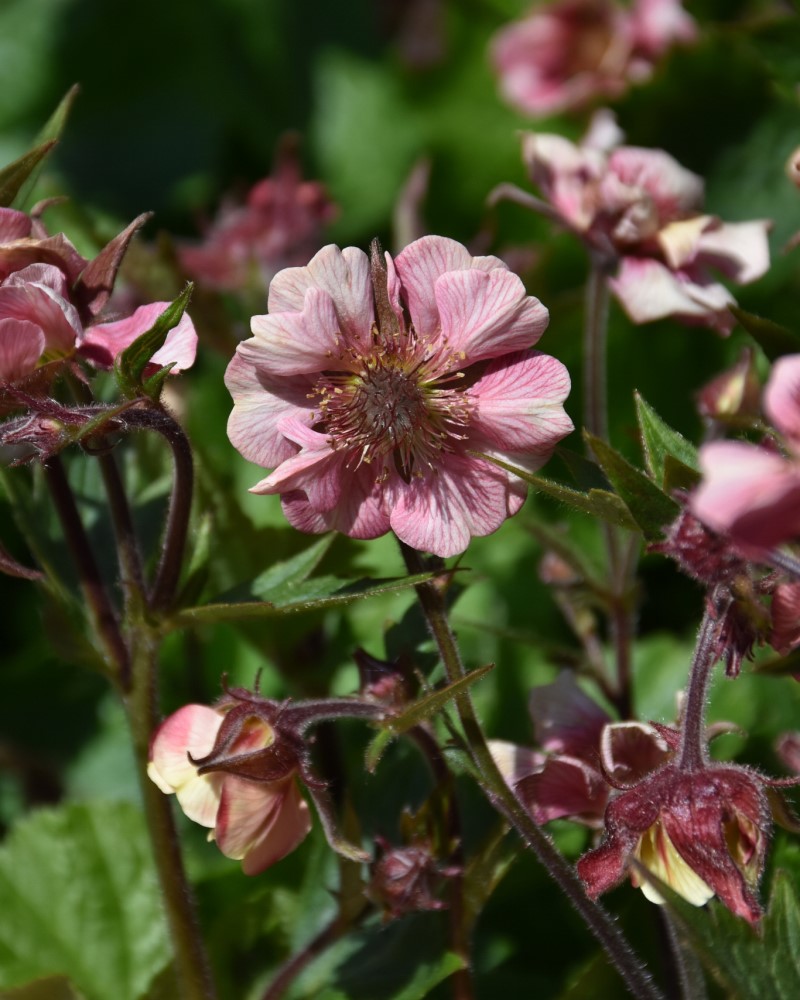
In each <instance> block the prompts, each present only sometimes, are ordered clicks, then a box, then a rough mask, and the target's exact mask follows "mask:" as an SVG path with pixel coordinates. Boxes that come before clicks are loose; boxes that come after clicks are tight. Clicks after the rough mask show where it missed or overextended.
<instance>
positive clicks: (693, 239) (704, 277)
mask: <svg viewBox="0 0 800 1000" xmlns="http://www.w3.org/2000/svg"><path fill="white" fill-rule="evenodd" d="M620 138H621V133H619V131H618V130H615V125H614V124H613V119H611V118H610V116H609V115H608V113H607V112H605V113H598V115H596V116H595V119H594V121H593V124H592V127H591V129H590V131H589V134H588V135H587V137H586V138H585V139H584V140H583V142H581V143H580V144H578V145H576V144H574V143H572V142H570V141H569V140H567V139H564V138H563V137H561V136H558V135H549V134H541V133H536V132H529V133H525V134H524V135H523V138H522V155H523V160H524V161H525V163H526V165H527V167H528V170H529V172H530V176H531V179H532V181H533V183H534V184H535V185H537V186H538V187H539V189H540V190H541V192H542V194H543V196H544V198H545V200H546V202H547V204H546V205H542V206H541V209H542V210H545V211H546V212H547V213H548V214H550V215H551V217H552V218H554V219H555V220H557V221H558V222H560V223H561V224H562V225H563V226H565V227H566V228H568V229H570V230H571V231H572V232H574V233H575V234H576V235H577V236H579V237H580V238H581V239H582V240H583V241H584V242H585V243H586V245H587V246H588V247H589V249H590V251H591V252H592V253H593V254H594V255H596V256H597V257H599V258H600V259H601V260H603V261H604V262H606V264H607V266H608V269H609V271H610V272H613V271H614V267H616V272H615V273H614V275H613V277H611V278H610V279H609V284H610V286H611V289H612V290H613V291H614V293H615V294H616V296H617V298H618V299H619V300H620V302H621V303H622V306H623V308H624V309H625V311H626V312H627V313H628V315H629V316H630V318H631V319H632V320H633V321H634V322H635V323H647V322H649V321H651V320H656V319H662V318H664V317H666V316H675V317H676V318H678V319H680V320H682V321H683V322H686V323H699V324H702V325H705V326H710V327H712V328H713V329H715V330H717V331H718V332H719V333H721V334H723V335H726V334H728V333H730V331H731V329H732V328H733V325H734V319H733V316H732V314H731V313H730V311H729V309H728V306H730V305H735V299H734V298H733V296H732V295H731V293H730V292H729V291H728V289H727V288H726V287H725V286H724V285H722V284H721V283H719V282H718V281H716V280H715V279H714V277H713V274H712V269H716V270H718V271H720V272H722V274H723V275H724V276H725V277H726V278H728V279H729V280H731V281H734V282H736V283H737V284H747V283H748V282H751V281H754V280H755V279H756V278H759V277H760V276H761V275H762V274H764V273H765V272H766V270H767V269H768V267H769V245H768V242H767V232H768V230H769V227H770V223H769V222H767V221H765V220H755V221H751V222H737V223H724V222H721V221H720V220H719V219H717V218H716V217H714V216H711V215H705V214H702V204H703V181H702V179H701V178H700V177H698V176H697V175H696V174H693V173H691V172H690V171H689V170H686V169H685V168H684V167H682V166H680V164H679V163H678V162H677V161H676V160H675V159H673V157H671V156H670V155H669V154H668V153H665V152H664V151H663V150H659V149H642V148H639V147H636V146H621V145H619V144H618V143H619V141H620ZM499 191H500V192H501V193H502V194H504V195H508V196H510V197H512V198H517V200H519V201H521V202H522V203H523V204H528V205H530V201H531V199H530V198H529V197H527V198H526V196H525V194H524V193H523V192H519V191H517V190H516V189H514V188H508V187H507V186H504V187H503V188H501V189H499ZM534 207H536V206H535V205H534Z"/></svg>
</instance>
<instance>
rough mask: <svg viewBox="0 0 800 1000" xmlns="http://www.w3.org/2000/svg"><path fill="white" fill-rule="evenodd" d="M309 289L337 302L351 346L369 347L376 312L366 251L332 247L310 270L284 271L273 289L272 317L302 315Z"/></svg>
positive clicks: (323, 251)
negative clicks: (278, 314)
mask: <svg viewBox="0 0 800 1000" xmlns="http://www.w3.org/2000/svg"><path fill="white" fill-rule="evenodd" d="M309 289H315V290H318V291H322V292H327V294H328V295H329V296H330V298H331V299H332V300H333V305H334V308H335V310H336V316H337V318H338V327H339V329H340V331H341V332H342V334H343V335H344V337H345V339H346V341H347V343H348V344H350V345H351V346H354V347H358V346H361V347H365V346H367V345H368V344H369V340H370V332H371V329H372V323H373V321H374V318H375V310H374V306H373V299H372V287H371V284H370V272H369V258H368V257H367V255H366V254H365V253H364V252H363V250H359V249H358V248H357V247H346V248H345V249H344V250H340V249H339V247H337V246H334V245H333V244H331V245H329V246H326V247H323V248H322V249H321V250H320V251H319V253H317V254H316V255H315V256H314V257H313V258H312V259H311V261H310V262H309V263H308V264H307V265H306V267H288V268H286V269H284V270H283V271H280V272H279V273H278V274H276V275H275V277H274V278H273V279H272V283H271V284H270V288H269V300H268V308H269V311H270V313H283V312H302V311H303V309H304V307H305V298H306V292H308V290H309Z"/></svg>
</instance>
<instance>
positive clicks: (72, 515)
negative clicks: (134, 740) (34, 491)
mask: <svg viewBox="0 0 800 1000" xmlns="http://www.w3.org/2000/svg"><path fill="white" fill-rule="evenodd" d="M44 478H45V481H46V483H47V486H48V488H49V490H50V496H51V498H52V500H53V505H54V507H55V509H56V514H57V515H58V519H59V521H60V523H61V529H62V531H63V532H64V538H65V540H66V543H67V546H68V548H69V551H70V554H71V556H72V559H73V561H74V563H75V568H76V569H77V572H78V580H79V581H80V587H81V590H82V591H83V596H84V598H85V599H86V604H87V606H88V608H89V614H90V615H91V618H92V625H93V627H94V631H95V634H96V635H97V637H98V638H99V640H100V642H101V643H102V645H103V649H104V652H105V658H106V662H107V665H108V668H109V672H110V673H111V675H112V676H115V677H116V678H118V679H119V681H120V683H124V682H125V679H126V678H127V676H128V671H129V669H130V660H129V656H128V648H127V646H126V645H125V640H124V638H123V636H122V632H121V630H120V625H119V621H118V620H117V614H116V612H115V610H114V608H113V606H112V604H111V601H110V600H109V596H108V592H107V590H106V586H105V583H104V582H103V578H102V576H101V574H100V568H99V567H98V565H97V560H96V559H95V557H94V552H93V551H92V547H91V545H90V543H89V536H88V535H87V534H86V529H85V528H84V526H83V522H82V520H81V515H80V512H79V510H78V505H77V504H76V502H75V497H74V495H73V493H72V489H71V487H70V485H69V480H68V479H67V474H66V472H65V470H64V466H63V465H62V463H61V459H60V458H59V457H58V456H57V455H56V456H54V457H53V458H51V459H49V460H48V461H47V462H45V463H44Z"/></svg>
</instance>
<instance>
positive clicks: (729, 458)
mask: <svg viewBox="0 0 800 1000" xmlns="http://www.w3.org/2000/svg"><path fill="white" fill-rule="evenodd" d="M764 410H765V413H766V415H767V417H768V418H769V420H770V421H771V422H772V424H773V425H774V426H775V427H776V428H777V429H778V431H780V432H781V433H782V435H783V439H784V441H785V444H786V449H787V452H788V454H787V455H783V454H781V453H780V452H778V451H777V450H775V449H774V448H771V449H768V448H766V447H763V446H759V445H755V444H749V443H747V442H744V441H713V442H711V443H710V444H706V445H703V447H702V448H701V449H700V468H701V470H702V473H703V481H702V483H701V484H700V487H699V488H698V489H697V490H696V491H695V493H693V494H692V497H691V499H690V507H691V510H692V512H693V513H694V515H695V516H696V517H697V518H699V520H701V521H703V522H704V523H705V524H707V525H708V526H709V527H710V528H713V529H714V531H718V532H721V533H724V534H728V535H729V536H730V537H731V538H732V539H733V541H734V542H736V543H737V544H738V545H741V546H744V547H745V548H748V549H750V551H751V553H752V554H753V555H754V556H757V555H758V552H759V550H761V551H763V550H764V549H771V548H773V547H774V546H776V545H780V544H781V543H782V542H786V541H789V540H791V539H793V538H796V537H798V535H800V354H792V355H788V356H786V357H783V358H780V359H779V360H778V361H776V362H775V364H774V365H773V368H772V373H771V374H770V378H769V381H768V383H767V386H766V389H765V391H764ZM754 550H755V551H754Z"/></svg>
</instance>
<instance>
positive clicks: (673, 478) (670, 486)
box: [662, 455, 700, 496]
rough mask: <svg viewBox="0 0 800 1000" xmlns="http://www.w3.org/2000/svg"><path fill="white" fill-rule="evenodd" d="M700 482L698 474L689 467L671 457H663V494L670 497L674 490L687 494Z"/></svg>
mask: <svg viewBox="0 0 800 1000" xmlns="http://www.w3.org/2000/svg"><path fill="white" fill-rule="evenodd" d="M699 482H700V473H699V472H698V471H697V470H696V469H694V468H692V466H690V465H684V464H683V462H681V461H680V459H677V458H674V457H673V456H672V455H665V456H664V481H663V483H662V485H663V487H664V492H665V493H667V494H669V495H670V496H672V494H673V492H674V491H675V490H684V491H686V492H689V491H690V490H693V489H694V488H695V486H697V484H698V483H699Z"/></svg>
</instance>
